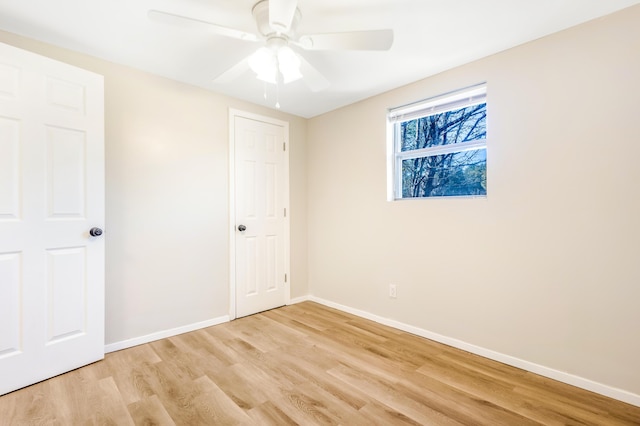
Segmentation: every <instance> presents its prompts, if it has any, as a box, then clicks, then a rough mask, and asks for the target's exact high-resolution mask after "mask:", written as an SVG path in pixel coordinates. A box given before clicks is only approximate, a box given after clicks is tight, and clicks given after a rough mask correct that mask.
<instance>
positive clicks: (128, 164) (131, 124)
mask: <svg viewBox="0 0 640 426" xmlns="http://www.w3.org/2000/svg"><path fill="white" fill-rule="evenodd" d="M0 42H4V43H7V44H12V45H14V46H17V47H21V48H23V49H27V50H31V51H33V52H36V53H39V54H42V55H45V56H49V57H52V58H54V59H57V60H61V61H64V62H67V63H70V64H72V65H76V66H79V67H82V68H85V69H88V70H91V71H94V72H97V73H99V74H103V75H104V76H105V145H106V146H105V150H106V197H107V199H106V205H107V208H106V209H107V210H106V224H105V226H104V228H105V239H106V343H107V344H112V343H116V342H122V341H124V340H128V339H134V338H138V337H141V336H145V335H148V334H153V333H157V332H160V331H163V330H168V329H172V328H176V327H182V326H188V325H190V324H193V323H198V322H201V321H207V320H211V319H216V318H219V317H223V316H225V315H228V313H229V307H228V305H229V292H228V288H229V252H228V241H229V237H228V232H229V230H228V227H229V225H228V218H229V213H228V185H229V180H228V144H229V139H228V109H229V108H230V107H231V108H236V109H240V110H244V111H248V112H253V113H257V114H262V115H267V116H271V117H274V118H278V119H281V120H286V121H289V123H290V140H291V144H290V145H291V149H290V162H291V166H290V169H291V170H290V174H291V216H290V217H291V228H292V242H291V248H292V250H291V251H292V255H291V285H292V292H291V293H292V297H298V296H300V295H304V294H307V292H308V291H307V281H306V278H307V270H306V268H307V263H306V262H307V255H306V246H307V242H306V171H305V167H304V165H305V163H306V120H305V119H302V118H299V117H295V116H291V115H287V114H282V113H279V112H276V111H273V110H269V109H266V108H262V107H258V106H256V105H252V104H248V103H246V102H241V101H238V100H234V99H232V98H228V97H225V96H221V95H217V94H215V93H212V92H210V91H207V90H203V89H199V88H195V87H192V86H188V85H185V84H181V83H177V82H174V81H171V80H168V79H164V78H161V77H157V76H153V75H151V74H147V73H144V72H140V71H137V70H134V69H131V68H127V67H124V66H120V65H116V64H113V63H108V62H105V61H101V60H98V59H95V58H92V57H89V56H86V55H81V54H78V53H74V52H70V51H67V50H64V49H60V48H57V47H53V46H50V45H47V44H43V43H39V42H36V41H33V40H28V39H25V38H22V37H19V36H16V35H13V34H9V33H6V32H0Z"/></svg>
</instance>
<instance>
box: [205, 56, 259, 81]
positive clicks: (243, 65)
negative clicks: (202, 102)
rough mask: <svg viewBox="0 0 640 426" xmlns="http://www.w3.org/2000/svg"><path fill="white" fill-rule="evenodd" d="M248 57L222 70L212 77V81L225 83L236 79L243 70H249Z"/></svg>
mask: <svg viewBox="0 0 640 426" xmlns="http://www.w3.org/2000/svg"><path fill="white" fill-rule="evenodd" d="M249 69H250V68H249V58H248V57H246V58H244V59H243V60H241V61H240V62H238V63H237V64H235V65H234V66H232V67H231V68H229V69H228V70H226V71H224V72H222V74H219V75H217V76H216V77H214V78H213V82H214V83H218V84H227V83H231V82H232V81H234V80H236V79H237V78H238V77H240V76H241V75H242V74H244V73H245V72H247V71H249Z"/></svg>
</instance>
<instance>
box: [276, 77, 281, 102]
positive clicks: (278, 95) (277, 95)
mask: <svg viewBox="0 0 640 426" xmlns="http://www.w3.org/2000/svg"><path fill="white" fill-rule="evenodd" d="M279 77H280V76H278V78H276V109H280V78H279Z"/></svg>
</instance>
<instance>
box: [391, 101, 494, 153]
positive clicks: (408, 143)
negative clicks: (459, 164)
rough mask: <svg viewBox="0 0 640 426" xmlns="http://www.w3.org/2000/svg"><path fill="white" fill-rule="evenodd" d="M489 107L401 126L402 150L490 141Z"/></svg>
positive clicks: (407, 122) (469, 108)
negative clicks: (488, 133) (488, 128)
mask: <svg viewBox="0 0 640 426" xmlns="http://www.w3.org/2000/svg"><path fill="white" fill-rule="evenodd" d="M486 118H487V104H486V103H482V104H478V105H472V106H468V107H465V108H460V109H456V110H453V111H447V112H442V113H439V114H434V115H429V116H427V117H421V118H417V119H415V120H410V121H405V122H402V123H400V150H401V151H411V150H414V149H422V148H430V147H434V146H439V145H451V144H456V143H464V142H469V141H473V140H478V139H485V138H486V137H487V120H486Z"/></svg>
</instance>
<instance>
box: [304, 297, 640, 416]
mask: <svg viewBox="0 0 640 426" xmlns="http://www.w3.org/2000/svg"><path fill="white" fill-rule="evenodd" d="M300 299H303V298H300ZM304 299H305V300H310V301H313V302H316V303H320V304H321V305H325V306H328V307H330V308H334V309H338V310H340V311H343V312H347V313H350V314H352V315H356V316H359V317H362V318H365V319H368V320H371V321H375V322H377V323H380V324H383V325H387V326H389V327H393V328H396V329H398V330H402V331H406V332H408V333H411V334H415V335H416V336H421V337H424V338H427V339H430V340H434V341H436V342H440V343H443V344H445V345H448V346H452V347H454V348H458V349H462V350H464V351H467V352H471V353H473V354H476V355H480V356H482V357H485V358H488V359H492V360H494V361H498V362H501V363H503V364H507V365H511V366H513V367H517V368H521V369H523V370H526V371H530V372H532V373H535V374H539V375H540V376H544V377H548V378H550V379H554V380H557V381H559V382H563V383H567V384H569V385H572V386H576V387H579V388H582V389H585V390H588V391H591V392H595V393H598V394H600V395H604V396H608V397H609V398H613V399H617V400H619V401H623V402H626V403H628V404H631V405H635V406H637V407H640V395H636V394H634V393H631V392H628V391H625V390H622V389H618V388H614V387H611V386H607V385H604V384H602V383H598V382H594V381H592V380H589V379H585V378H583V377H579V376H575V375H573V374H569V373H566V372H564V371H559V370H554V369H553V368H549V367H545V366H543V365H539V364H536V363H533V362H529V361H525V360H523V359H519V358H515V357H512V356H510V355H505V354H502V353H500V352H495V351H492V350H490V349H486V348H483V347H480V346H476V345H472V344H470V343H467V342H463V341H462V340H458V339H454V338H451V337H447V336H443V335H441V334H437V333H433V332H431V331H428V330H424V329H421V328H418V327H414V326H412V325H408V324H404V323H402V322H399V321H395V320H391V319H388V318H384V317H381V316H378V315H374V314H371V313H369V312H365V311H361V310H359V309H354V308H350V307H348V306H344V305H340V304H339V303H334V302H331V301H329V300H325V299H321V298H319V297H315V296H309V297H307V298H304ZM301 301H303V300H301Z"/></svg>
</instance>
